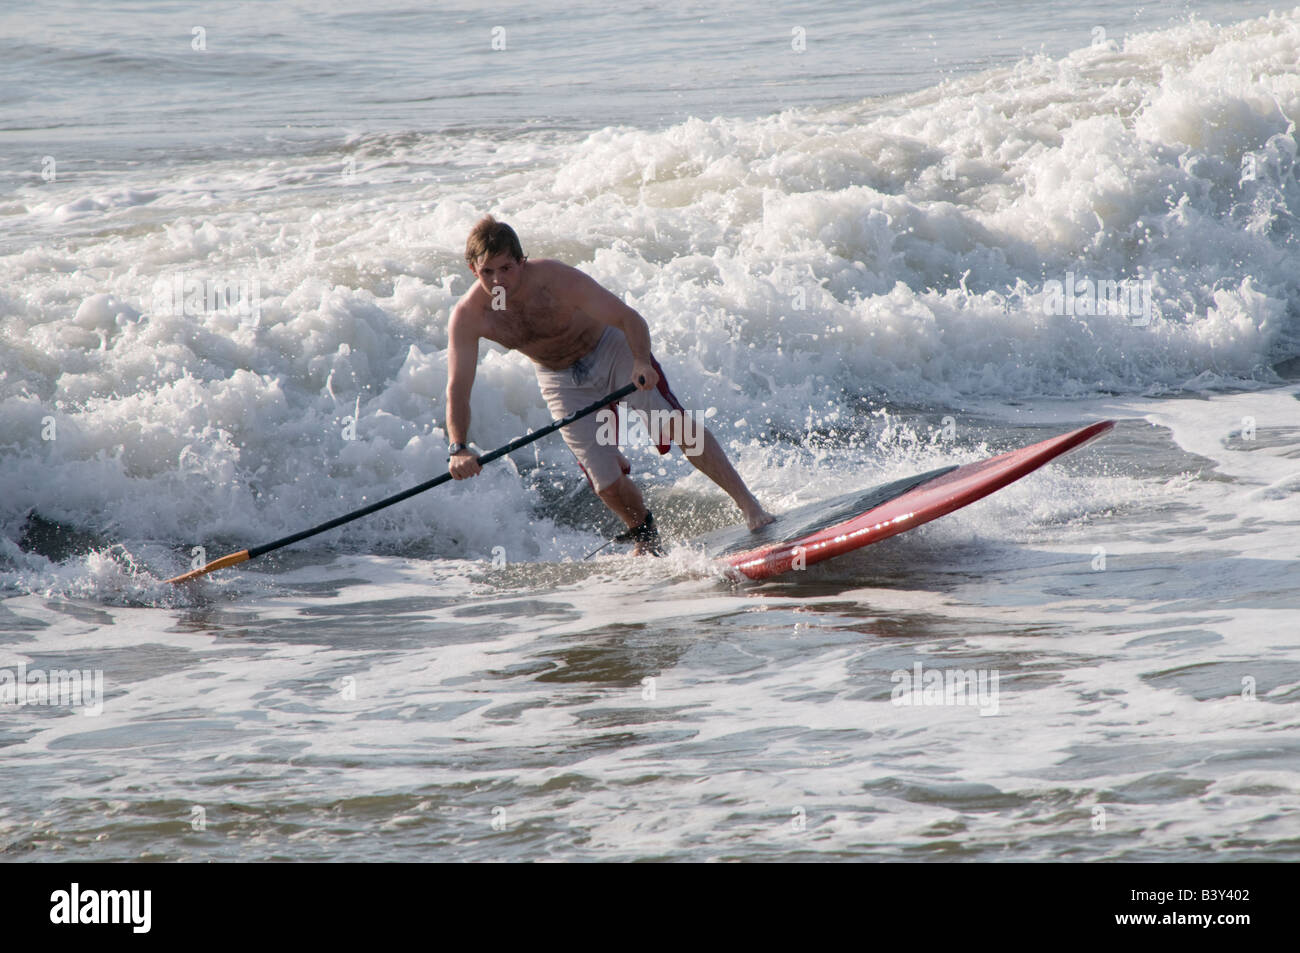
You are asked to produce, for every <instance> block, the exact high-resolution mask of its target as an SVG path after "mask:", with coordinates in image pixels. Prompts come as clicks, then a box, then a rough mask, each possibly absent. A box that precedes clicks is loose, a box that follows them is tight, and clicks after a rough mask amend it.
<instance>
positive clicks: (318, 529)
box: [167, 378, 644, 583]
mask: <svg viewBox="0 0 1300 953" xmlns="http://www.w3.org/2000/svg"><path fill="white" fill-rule="evenodd" d="M642 380H644V378H642ZM634 390H636V385H635V384H628V385H626V386H625V387H620V388H619V389H618V390H616V391H614V393H612V394H610V395H609V396H607V397H602V398H601V399H600V400H598V401H596V402H595V403H594V404H591V405H589V406H587V407H584V408H582V409H581V410H576V411H574V412H573V413H571V414H569V416H567V417H564V418H562V419H560V420H556V421H552V422H551V423H550V424H548V425H547V426H545V427H543V428H542V429H541V430H534V431H532V432H531V433H526V434H524V435H523V436H522V437H517V438H515V439H514V440H512V441H510V442H509V443H508V444H506V445H505V446H504V447H498V448H497V449H496V450H493V451H492V452H491V453H485V454H483V456H481V457H479V458H478V462H479V466H483V465H484V464H487V463H491V462H492V461H493V460H496V459H497V458H499V457H504V456H505V455H506V454H507V453H513V452H514V451H515V450H518V449H519V448H520V447H523V446H526V445H527V444H530V443H532V442H533V441H534V440H540V439H541V438H542V437H545V436H546V435H547V434H552V433H555V431H557V430H559V429H560V428H561V427H567V426H568V425H569V424H571V423H573V422H574V421H575V420H581V419H582V418H583V417H586V416H588V415H589V414H594V413H595V412H596V411H598V410H600V408H602V407H604V406H606V405H608V404H612V403H614V402H615V401H618V400H622V399H623V398H624V397H626V396H627V395H628V394H630V393H632V392H633V391H634ZM451 478H452V477H451V474H450V473H444V474H443V475H442V476H440V477H435V478H434V479H432V480H429V481H428V482H426V483H421V484H420V485H419V486H413V487H411V488H410V489H409V490H403V491H402V492H401V493H397V494H394V495H393V496H390V497H388V498H387V499H383V500H380V501H379V502H378V503H371V504H370V505H369V506H364V507H362V508H361V509H359V510H353V511H352V512H351V513H345V514H343V515H342V516H340V517H338V518H337V519H332V520H330V521H329V522H328V523H321V524H320V525H319V526H313V527H312V528H311V529H305V530H303V531H302V532H301V533H294V534H293V535H292V536H286V537H284V538H283V539H277V540H276V541H275V542H273V543H264V544H263V545H261V546H254V547H252V548H251V549H241V550H240V551H239V552H237V553H230V554H229V555H226V556H222V557H221V558H220V559H214V560H212V562H210V563H208V564H207V565H205V566H201V567H199V568H198V569H194V570H191V571H190V572H187V573H185V574H184V575H181V576H175V577H173V578H171V579H168V580H167V581H168V582H170V583H178V582H189V581H190V580H191V579H197V578H198V577H199V576H204V575H207V574H208V573H210V572H212V571H213V570H216V569H225V568H226V567H227V566H236V565H238V564H239V563H242V562H247V561H248V560H250V559H256V558H257V557H258V556H264V555H265V554H267V553H269V552H271V551H272V550H275V549H280V548H281V547H283V546H289V545H291V544H293V543H296V542H299V541H300V540H304V539H307V538H308V537H309V536H315V535H316V534H317V533H323V532H325V531H326V530H328V529H333V528H334V527H336V526H342V525H343V524H344V523H350V522H352V521H353V520H355V519H360V518H361V517H363V516H369V515H370V514H371V513H373V512H375V511H376V510H382V509H383V508H384V507H386V506H392V505H393V504H394V503H400V502H402V500H405V499H407V498H408V497H412V496H415V494H417V493H423V492H424V491H425V490H432V489H433V488H434V487H435V486H441V485H442V484H444V483H446V482H447V481H448V480H450V479H451Z"/></svg>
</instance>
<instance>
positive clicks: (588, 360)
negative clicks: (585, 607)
mask: <svg viewBox="0 0 1300 953" xmlns="http://www.w3.org/2000/svg"><path fill="white" fill-rule="evenodd" d="M465 261H466V263H467V264H468V265H469V269H470V271H472V272H473V273H474V277H475V278H476V279H477V280H476V281H475V282H474V285H473V287H472V288H470V290H469V291H467V292H465V294H464V296H463V297H461V299H460V301H458V302H457V303H456V306H455V307H454V308H452V311H451V321H450V322H449V324H448V328H447V336H448V341H449V343H448V351H447V355H448V356H447V363H448V379H447V437H448V439H449V440H450V441H451V450H450V461H449V465H448V469H449V471H450V472H451V475H452V477H453V478H454V479H457V480H464V479H467V478H469V477H472V476H475V475H477V474H478V472H479V470H480V467H479V463H478V459H477V457H476V456H475V454H474V452H473V451H472V450H470V449H469V448H467V447H466V446H465V444H466V443H467V442H468V441H469V395H470V389H471V388H472V387H473V385H474V372H475V369H476V367H477V365H478V344H479V339H480V338H487V339H488V340H489V341H495V342H496V343H498V344H500V345H501V346H502V347H505V348H507V349H510V350H516V351H520V352H522V353H523V354H525V355H526V356H527V357H529V358H531V359H532V361H533V363H534V364H536V365H537V382H538V384H539V385H541V388H542V396H543V397H544V398H545V399H546V404H547V406H548V407H549V408H550V411H551V416H552V417H555V418H560V417H565V416H567V415H569V414H570V413H572V412H573V411H575V410H578V409H579V408H581V407H584V406H586V405H588V404H590V403H592V402H593V401H596V400H599V399H600V398H601V397H603V396H605V395H606V394H608V393H611V392H613V391H614V390H617V389H618V388H619V387H621V386H623V385H624V384H626V383H629V382H635V383H636V385H637V391H636V392H635V393H633V394H631V395H629V396H628V398H627V401H626V402H627V405H628V406H629V407H631V408H633V409H634V410H637V411H639V412H641V413H642V416H643V419H645V413H646V412H647V411H659V413H658V414H655V415H654V416H653V417H651V418H650V419H652V420H657V421H658V422H659V423H660V424H661V425H662V429H661V431H660V433H658V434H654V433H652V434H651V437H652V439H654V440H655V441H656V443H657V444H658V447H659V452H660V453H668V451H669V450H670V449H671V444H673V443H676V444H678V445H679V446H681V447H683V449H686V447H687V446H688V443H684V442H683V441H684V440H685V439H686V438H687V436H688V434H687V432H686V430H685V429H684V428H686V426H687V422H686V421H685V420H684V419H683V416H684V415H683V414H682V413H681V411H682V407H681V405H680V404H679V403H678V402H677V398H676V397H674V396H673V393H672V391H670V390H669V389H668V384H667V381H665V380H664V378H663V369H662V368H660V367H659V363H658V362H657V361H656V360H655V359H654V357H653V356H652V355H651V353H650V328H649V326H648V325H647V324H646V322H645V319H644V318H642V317H641V315H639V314H637V313H636V311H634V310H632V309H631V308H629V307H628V306H627V305H625V304H624V303H623V302H622V301H620V300H619V299H618V298H617V297H616V296H615V295H613V294H611V293H610V292H608V291H606V290H605V289H604V288H602V287H601V286H600V285H599V284H597V283H596V281H595V280H593V279H592V278H590V277H588V276H587V275H585V274H583V273H582V272H581V271H578V270H577V269H576V268H571V267H569V266H568V265H565V264H563V263H561V262H558V261H553V260H550V259H539V260H537V261H529V260H528V259H527V258H526V257H525V255H524V253H523V248H522V247H521V246H520V244H519V238H518V237H517V236H516V235H515V232H514V230H513V229H512V228H511V227H510V226H509V225H506V224H505V223H504V222H498V221H496V220H495V219H494V218H492V216H490V215H488V216H485V217H484V218H483V219H481V220H480V221H479V222H478V224H477V225H475V226H474V229H473V231H471V232H470V234H469V239H468V240H467V241H466V243H465ZM674 410H675V411H677V413H670V412H671V411H674ZM600 413H601V414H604V413H605V411H601V412H600ZM599 417H600V414H597V415H592V416H589V417H584V418H583V419H581V420H578V421H575V422H574V423H572V424H570V425H569V426H567V427H565V428H564V429H563V430H561V431H560V432H561V433H562V434H563V435H564V440H565V443H567V444H568V445H569V449H570V450H572V451H573V454H574V456H576V457H577V458H578V463H579V465H580V466H581V467H582V469H583V472H585V473H586V474H587V479H588V481H589V482H590V483H591V486H592V489H594V490H595V491H596V495H597V496H599V497H600V498H601V500H602V501H603V502H604V503H605V505H606V506H608V507H609V508H610V509H611V510H613V511H614V513H615V514H616V515H617V516H618V518H619V519H621V520H622V521H623V522H624V523H625V524H626V525H627V527H628V532H627V533H625V534H623V536H620V537H618V538H619V539H620V540H624V541H628V542H634V543H636V544H637V547H636V551H637V552H638V553H642V552H655V551H657V550H658V549H659V539H658V533H657V531H656V529H655V525H654V517H653V516H652V515H651V513H650V511H649V510H647V509H646V505H645V501H644V499H643V498H642V496H641V491H640V490H639V489H638V488H637V485H636V484H635V483H633V482H632V481H631V479H629V478H628V473H629V471H630V469H631V467H630V466H629V464H628V462H627V460H626V459H625V458H624V457H623V455H622V454H621V453H620V452H619V450H618V447H617V445H615V443H614V441H611V440H610V439H608V433H609V431H610V430H611V429H612V428H610V427H609V426H605V427H604V428H603V431H602V427H601V423H600V421H599V420H598V418H599ZM606 424H608V421H606ZM696 429H697V430H703V435H702V436H703V439H702V441H700V440H694V441H689V443H690V445H691V450H690V451H688V452H687V459H689V460H690V461H691V463H693V464H694V465H695V466H696V468H698V469H699V470H701V471H702V472H703V473H704V474H705V475H706V476H707V477H709V479H711V480H712V481H713V482H714V483H716V484H717V485H718V486H720V487H721V488H722V489H723V490H725V491H726V492H727V495H728V496H730V497H731V498H732V499H733V500H735V502H736V505H737V506H739V507H740V511H741V513H742V514H744V517H745V523H746V525H748V526H749V528H750V529H751V530H756V529H758V528H759V527H762V526H766V525H767V524H768V523H770V522H772V520H773V519H774V517H773V516H772V515H771V514H769V513H768V512H766V511H765V510H764V509H763V507H762V506H760V505H759V502H758V500H756V499H754V495H753V494H752V493H750V492H749V488H748V487H746V486H745V482H744V481H743V480H742V479H741V478H740V474H738V473H737V472H736V470H735V468H734V467H732V465H731V461H730V460H728V459H727V455H726V453H724V452H723V450H722V447H721V446H720V445H719V444H718V441H717V440H716V439H714V437H713V434H711V433H709V431H708V430H707V429H705V428H703V427H697V428H696ZM602 433H603V434H604V436H602Z"/></svg>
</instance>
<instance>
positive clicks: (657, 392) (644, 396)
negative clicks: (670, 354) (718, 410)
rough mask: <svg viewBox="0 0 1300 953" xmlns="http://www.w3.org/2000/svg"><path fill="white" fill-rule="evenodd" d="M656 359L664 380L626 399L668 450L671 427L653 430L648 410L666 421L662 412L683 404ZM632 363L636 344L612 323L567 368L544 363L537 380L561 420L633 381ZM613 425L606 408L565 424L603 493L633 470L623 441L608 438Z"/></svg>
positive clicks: (567, 438)
mask: <svg viewBox="0 0 1300 953" xmlns="http://www.w3.org/2000/svg"><path fill="white" fill-rule="evenodd" d="M650 364H651V366H652V367H654V369H655V371H656V372H657V373H658V374H659V386H658V387H657V388H652V389H650V390H638V391H634V392H633V393H632V394H630V395H628V396H627V397H625V398H624V399H623V402H624V403H625V404H626V405H627V406H628V407H630V408H632V409H633V410H635V411H636V412H637V413H638V414H640V416H641V420H642V422H643V423H644V424H645V426H646V432H647V433H650V439H652V440H653V441H655V445H656V447H657V448H658V450H659V452H660V453H661V454H663V453H667V452H668V451H669V450H671V449H672V443H671V442H670V441H669V439H668V435H667V434H666V433H663V432H660V433H653V432H651V431H650V420H649V419H648V418H647V417H646V414H647V412H648V411H652V410H658V411H661V414H659V415H656V416H657V417H658V418H659V420H660V421H661V422H662V420H663V419H664V418H663V414H662V412H664V411H672V410H676V411H679V412H680V411H682V405H681V404H680V403H679V402H678V400H677V398H676V396H674V394H673V392H672V391H671V390H669V388H668V381H667V379H666V378H665V377H664V371H663V368H662V367H660V366H659V362H658V361H656V360H655V359H654V356H653V355H651V357H650ZM632 365H633V359H632V349H631V348H630V347H628V344H627V338H626V337H625V336H624V334H623V332H622V331H620V330H619V329H618V328H614V327H607V328H605V333H604V334H602V335H601V336H600V340H599V341H598V342H596V347H595V348H594V349H593V350H592V351H591V353H589V354H587V355H585V356H584V357H580V358H578V360H576V361H574V362H573V363H572V364H571V365H569V366H568V367H566V368H564V370H561V371H552V370H549V369H548V368H545V367H542V366H541V365H538V367H537V383H538V385H539V386H540V387H541V389H542V397H543V399H544V400H545V401H546V406H547V407H548V408H549V409H550V411H551V417H553V418H554V419H556V420H558V419H560V418H561V417H567V416H568V415H569V414H571V413H573V412H574V411H575V410H581V409H582V408H583V407H586V406H588V405H589V404H591V403H593V402H594V401H597V400H600V399H601V398H602V397H604V396H605V395H606V394H609V393H612V392H613V391H616V390H618V389H619V388H620V387H623V386H624V385H626V384H630V383H631V382H632ZM609 406H610V409H611V410H612V411H613V412H614V414H615V415H617V414H618V413H619V406H618V405H617V404H610V405H609ZM619 429H620V430H621V429H623V428H619ZM611 430H613V428H612V427H611V425H610V421H609V418H608V415H607V414H605V412H604V411H603V410H601V411H597V412H596V413H594V414H590V415H588V416H586V417H583V418H582V419H581V420H576V421H574V422H573V423H571V424H569V426H567V427H563V428H561V429H560V433H561V434H562V435H563V436H564V442H565V443H567V444H568V445H569V449H570V450H572V451H573V455H574V456H575V457H577V458H578V466H580V467H581V468H582V472H583V473H585V474H586V475H587V482H588V483H590V484H591V488H592V489H593V490H595V491H596V492H597V493H599V492H600V491H601V490H604V489H605V488H607V487H610V486H613V485H614V484H615V483H617V482H618V481H619V479H620V478H621V477H622V476H624V475H625V474H626V473H627V472H628V467H627V461H626V460H625V459H624V457H623V455H622V454H621V453H619V450H618V444H617V443H616V442H614V441H611V440H609V439H608V438H609V435H610V432H611ZM598 437H599V438H601V439H598Z"/></svg>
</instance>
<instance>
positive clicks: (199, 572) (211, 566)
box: [167, 549, 248, 583]
mask: <svg viewBox="0 0 1300 953" xmlns="http://www.w3.org/2000/svg"><path fill="white" fill-rule="evenodd" d="M247 559H248V550H246V549H241V550H240V551H239V552H237V553H231V554H230V555H229V556H222V557H221V558H220V559H214V560H212V562H210V563H208V564H207V565H206V566H200V567H199V568H198V569H192V570H190V571H189V572H187V573H185V575H183V576H174V577H172V578H171V579H168V580H167V581H168V582H170V583H178V582H189V581H190V580H191V579H197V578H198V577H199V576H206V575H207V574H208V573H210V572H212V571H213V570H216V569H225V568H226V567H227V566H235V565H238V564H239V563H242V562H245V561H247Z"/></svg>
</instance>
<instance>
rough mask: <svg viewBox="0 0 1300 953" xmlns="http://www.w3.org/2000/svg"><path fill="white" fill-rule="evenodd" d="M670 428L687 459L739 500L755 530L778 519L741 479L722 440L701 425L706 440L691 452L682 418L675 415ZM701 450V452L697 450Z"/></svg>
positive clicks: (750, 525) (737, 501) (738, 502)
mask: <svg viewBox="0 0 1300 953" xmlns="http://www.w3.org/2000/svg"><path fill="white" fill-rule="evenodd" d="M669 427H670V433H671V437H672V441H673V443H675V444H677V446H679V447H681V448H682V452H683V453H685V454H686V459H687V460H689V461H691V463H692V464H694V465H695V469H697V470H699V471H700V472H701V473H703V474H704V475H705V476H706V477H708V478H709V479H710V480H712V481H713V482H714V483H716V484H717V485H718V486H720V487H722V489H723V490H725V491H726V493H727V496H729V497H731V498H732V499H733V500H734V501H735V502H736V505H737V506H739V507H740V512H741V513H742V514H743V515H744V517H745V525H746V526H748V527H749V528H750V531H751V532H752V531H753V530H756V529H761V528H762V527H764V526H766V525H767V524H768V523H770V522H772V521H773V520H774V519H776V517H775V516H773V515H772V514H771V513H769V512H768V511H767V510H765V509H763V506H762V504H761V503H759V502H758V500H756V499H755V498H754V494H753V493H750V492H749V487H747V486H745V481H744V480H742V479H741V478H740V474H739V473H737V472H736V468H735V467H733V466H732V465H731V461H730V460H728V459H727V454H726V452H725V451H724V450H723V449H722V445H721V444H720V443H718V441H717V440H716V439H715V438H714V436H713V434H712V433H711V432H710V431H709V429H708V428H707V427H700V429H701V430H703V431H704V439H703V441H700V445H699V446H698V447H695V446H693V447H692V448H691V450H692V452H691V453H686V444H685V443H683V441H682V421H681V418H680V417H678V416H676V415H674V416H673V418H672V422H671V423H670V424H669ZM692 443H695V441H692ZM697 449H698V450H699V453H695V452H694V451H695V450H697Z"/></svg>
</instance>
